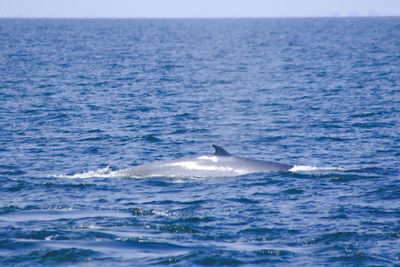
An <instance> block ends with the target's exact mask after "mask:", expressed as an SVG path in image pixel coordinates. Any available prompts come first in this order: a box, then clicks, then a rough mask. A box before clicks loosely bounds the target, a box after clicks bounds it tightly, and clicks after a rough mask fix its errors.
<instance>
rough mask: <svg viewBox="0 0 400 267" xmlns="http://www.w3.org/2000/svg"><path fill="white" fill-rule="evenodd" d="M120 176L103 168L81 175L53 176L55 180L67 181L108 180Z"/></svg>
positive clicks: (107, 168)
mask: <svg viewBox="0 0 400 267" xmlns="http://www.w3.org/2000/svg"><path fill="white" fill-rule="evenodd" d="M118 176H120V174H119V173H118V171H113V170H111V169H110V167H108V166H107V167H105V168H103V169H99V170H96V171H87V172H82V173H76V174H72V175H66V174H61V175H55V177H57V178H68V179H85V178H95V177H99V178H109V177H118Z"/></svg>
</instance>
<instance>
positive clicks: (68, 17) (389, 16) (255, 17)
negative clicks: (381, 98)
mask: <svg viewBox="0 0 400 267" xmlns="http://www.w3.org/2000/svg"><path fill="white" fill-rule="evenodd" d="M392 17H400V15H358V16H351V15H349V16H340V15H339V16H336V15H332V16H330V15H327V16H276V17H275V16H265V17H259V16H254V17H250V16H232V17H230V16H225V17H223V16H221V17H217V16H215V17H213V16H211V17H111V16H110V17H108V16H104V17H102V16H99V17H94V16H90V17H74V16H66V17H51V16H49V17H46V16H43V17H36V16H32V17H30V16H10V17H8V16H4V17H3V16H0V19H281V18H282V19H283V18H392Z"/></svg>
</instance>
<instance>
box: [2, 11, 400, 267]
mask: <svg viewBox="0 0 400 267" xmlns="http://www.w3.org/2000/svg"><path fill="white" fill-rule="evenodd" d="M399 37H400V18H399V17H387V18H385V17H381V18H313V19H311V18H309V19H301V18H296V19H143V20H141V19H132V20H130V19H87V20H85V19H1V20H0V265H1V266H40V265H52V266H53V265H63V266H65V265H74V266H75V265H76V266H143V265H156V266H163V265H172V266H198V265H211V266H225V265H234V266H235V265H239V266H242V265H244V266H372V265H374V266H399V265H400V171H399V169H400V160H399V159H400V38H399ZM212 144H216V145H220V146H222V147H224V148H225V149H227V150H228V151H229V152H230V153H232V154H234V155H238V156H243V157H247V158H254V159H262V160H272V161H278V162H282V163H287V164H293V165H296V166H297V167H298V168H297V169H296V170H293V171H287V172H269V173H256V174H249V175H244V176H238V177H225V178H196V179H195V178H190V177H175V178H171V177H170V178H168V177H154V178H145V179H135V178H124V177H115V175H112V174H113V173H115V171H117V170H120V169H123V168H127V167H131V166H134V165H138V164H143V163H148V162H155V161H159V160H170V159H177V158H181V157H198V156H202V155H210V154H212V153H213V149H212V147H211V145H212Z"/></svg>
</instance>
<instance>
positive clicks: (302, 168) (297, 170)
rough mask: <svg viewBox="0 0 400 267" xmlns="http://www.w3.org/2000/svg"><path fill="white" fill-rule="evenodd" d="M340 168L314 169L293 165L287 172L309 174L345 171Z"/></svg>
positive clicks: (314, 167)
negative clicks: (312, 172) (313, 172)
mask: <svg viewBox="0 0 400 267" xmlns="http://www.w3.org/2000/svg"><path fill="white" fill-rule="evenodd" d="M345 170H346V169H343V168H340V167H316V166H307V165H294V166H293V168H291V169H290V170H289V171H291V172H309V171H345Z"/></svg>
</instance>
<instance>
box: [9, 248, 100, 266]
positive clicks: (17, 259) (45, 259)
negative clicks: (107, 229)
mask: <svg viewBox="0 0 400 267" xmlns="http://www.w3.org/2000/svg"><path fill="white" fill-rule="evenodd" d="M100 257H101V254H100V253H98V252H95V251H93V250H89V249H78V248H66V249H55V250H53V249H44V250H38V251H32V252H29V253H26V254H22V255H18V256H14V257H12V258H11V259H10V260H8V261H7V262H6V264H21V263H23V262H26V261H29V262H32V263H36V264H44V265H58V264H73V263H78V262H86V263H89V262H91V261H93V260H95V259H99V258H100Z"/></svg>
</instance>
